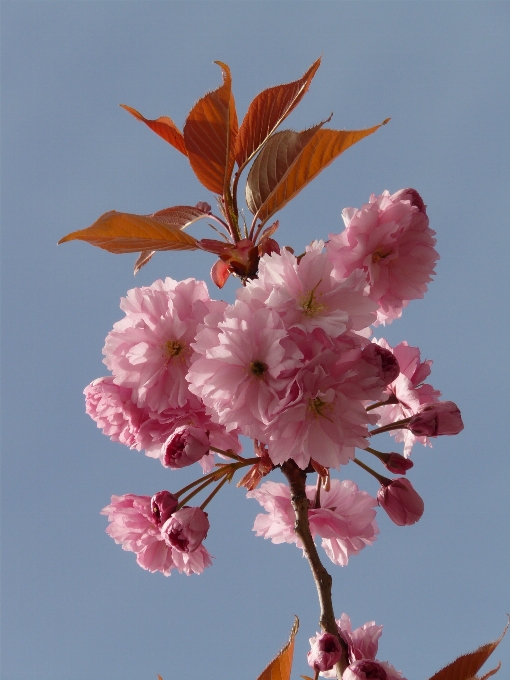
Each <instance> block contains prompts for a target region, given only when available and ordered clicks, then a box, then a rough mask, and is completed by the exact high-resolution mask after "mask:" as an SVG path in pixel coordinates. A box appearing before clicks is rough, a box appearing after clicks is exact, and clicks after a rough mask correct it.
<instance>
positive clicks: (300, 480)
mask: <svg viewBox="0 0 510 680" xmlns="http://www.w3.org/2000/svg"><path fill="white" fill-rule="evenodd" d="M281 469H282V472H283V474H284V475H285V477H286V478H287V480H288V482H289V485H290V498H291V501H292V507H293V508H294V512H295V513H296V522H295V524H294V531H295V532H296V535H297V536H299V538H300V539H301V542H302V544H303V549H304V552H305V557H306V559H307V560H308V564H309V565H310V569H311V570H312V574H313V578H314V581H315V585H316V587H317V594H318V596H319V604H320V608H321V615H320V619H319V624H320V627H321V628H322V630H324V631H326V633H331V635H334V636H335V637H336V638H338V640H339V642H340V645H341V647H342V658H341V659H340V661H339V662H338V663H337V664H336V666H335V670H336V676H337V678H338V680H341V678H342V674H343V672H344V670H345V669H346V668H347V666H348V665H349V659H348V653H349V649H348V647H347V644H346V643H345V641H344V640H342V638H341V637H340V635H339V633H338V627H337V625H336V621H335V613H334V611H333V601H332V598H331V587H332V583H333V579H332V578H331V576H330V575H329V574H328V572H327V571H326V569H325V568H324V565H323V564H322V562H321V561H320V558H319V554H318V552H317V548H316V546H315V542H314V540H313V538H312V534H311V532H310V524H309V522H308V507H309V505H310V501H309V500H308V498H307V497H306V473H305V472H304V471H303V470H301V469H300V468H299V467H298V466H297V465H296V463H294V461H293V460H288V461H287V462H285V463H283V465H282V466H281Z"/></svg>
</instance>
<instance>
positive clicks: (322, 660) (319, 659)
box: [307, 633, 342, 671]
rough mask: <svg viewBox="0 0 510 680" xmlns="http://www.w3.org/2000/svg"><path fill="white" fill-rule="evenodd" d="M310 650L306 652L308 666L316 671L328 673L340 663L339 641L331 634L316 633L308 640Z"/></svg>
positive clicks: (340, 650) (340, 648) (340, 649)
mask: <svg viewBox="0 0 510 680" xmlns="http://www.w3.org/2000/svg"><path fill="white" fill-rule="evenodd" d="M310 646H311V650H310V651H309V652H308V657H307V660H308V665H309V666H310V667H311V668H313V669H314V670H316V671H330V670H331V669H332V668H333V666H334V665H335V664H336V663H338V661H340V658H341V656H342V647H341V646H340V641H339V640H338V638H337V637H335V636H334V635H331V633H317V635H316V637H311V638H310Z"/></svg>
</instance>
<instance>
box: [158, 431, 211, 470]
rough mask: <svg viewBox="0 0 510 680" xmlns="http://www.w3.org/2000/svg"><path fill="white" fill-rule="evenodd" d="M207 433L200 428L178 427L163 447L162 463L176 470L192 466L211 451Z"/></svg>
mask: <svg viewBox="0 0 510 680" xmlns="http://www.w3.org/2000/svg"><path fill="white" fill-rule="evenodd" d="M209 446H210V443H209V437H208V435H207V432H205V431H204V430H203V429H201V428H198V427H191V426H190V425H182V426H181V427H177V428H176V429H175V430H174V431H173V433H172V434H171V435H170V437H168V439H167V440H166V442H165V444H164V445H163V449H162V452H161V453H162V455H161V462H162V463H163V465H164V466H165V467H169V468H172V469H173V470H176V469H178V468H183V467H186V466H187V465H192V464H193V463H196V462H197V460H200V459H201V458H202V457H203V456H205V454H206V453H207V452H208V451H209Z"/></svg>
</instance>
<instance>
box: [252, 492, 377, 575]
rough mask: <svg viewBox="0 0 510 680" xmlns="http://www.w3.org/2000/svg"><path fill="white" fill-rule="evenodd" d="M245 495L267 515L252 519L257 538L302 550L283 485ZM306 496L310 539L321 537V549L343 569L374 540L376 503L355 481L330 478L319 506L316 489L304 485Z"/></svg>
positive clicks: (292, 512) (287, 494)
mask: <svg viewBox="0 0 510 680" xmlns="http://www.w3.org/2000/svg"><path fill="white" fill-rule="evenodd" d="M246 495H247V497H248V498H255V500H257V501H258V502H259V503H260V504H261V505H262V507H263V508H264V510H266V512H267V514H265V513H261V514H260V515H257V517H256V518H255V524H254V526H253V531H255V533H256V535H257V536H263V537H264V538H269V539H271V541H272V542H273V543H295V544H296V545H297V546H298V548H302V547H303V546H302V544H301V542H300V540H299V538H298V537H297V535H296V533H295V532H294V522H295V515H294V510H293V508H292V504H291V500H290V489H289V487H288V486H287V485H286V484H282V483H278V482H265V483H264V484H262V485H261V486H260V487H259V488H258V489H255V490H253V491H249V492H248V493H247V494H246ZM306 495H307V497H308V499H309V501H310V509H309V511H308V519H309V522H310V531H311V533H312V536H313V537H315V536H320V537H321V538H322V547H323V548H324V550H325V552H326V554H327V556H328V557H329V559H330V560H331V561H332V562H333V563H334V564H338V565H340V566H342V567H343V566H345V565H346V564H347V562H348V560H349V557H350V556H351V555H357V554H358V553H359V552H360V550H362V549H363V548H364V547H365V546H367V545H371V544H372V543H373V542H374V541H375V540H376V537H377V534H378V533H379V529H378V527H377V524H376V521H375V515H376V513H375V510H374V507H375V506H376V505H377V502H376V500H375V499H374V498H372V496H370V495H369V494H368V493H366V492H365V491H360V490H359V489H358V487H357V486H356V484H355V483H354V482H352V481H350V480H343V481H340V480H338V479H332V480H331V485H330V489H329V491H325V490H322V491H321V493H320V507H315V498H316V489H315V487H313V486H307V487H306Z"/></svg>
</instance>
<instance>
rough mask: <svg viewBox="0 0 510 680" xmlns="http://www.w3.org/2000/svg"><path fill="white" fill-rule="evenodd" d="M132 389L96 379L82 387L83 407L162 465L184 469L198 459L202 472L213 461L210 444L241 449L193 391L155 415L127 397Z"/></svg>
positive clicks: (115, 435) (107, 430)
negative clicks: (183, 401)
mask: <svg viewBox="0 0 510 680" xmlns="http://www.w3.org/2000/svg"><path fill="white" fill-rule="evenodd" d="M132 392H133V390H131V389H129V388H126V387H121V386H119V385H116V384H115V383H114V382H113V378H112V377H111V376H107V377H104V378H98V379H97V380H94V381H93V382H92V383H91V384H90V385H88V386H87V387H86V388H85V390H84V394H85V404H86V411H87V413H88V414H89V415H90V417H91V418H92V419H93V420H94V421H95V422H96V423H97V426H98V427H100V428H102V430H103V432H104V434H106V435H108V436H110V438H111V439H112V440H113V441H119V442H120V443H122V444H125V445H126V446H129V447H130V448H131V449H137V450H138V451H141V450H142V449H145V453H146V455H147V456H150V457H151V458H159V459H160V461H161V463H162V464H163V465H164V466H165V467H170V468H173V469H176V468H181V467H185V466H187V465H191V464H192V463H194V462H196V461H198V462H199V463H200V465H201V466H202V468H203V470H204V472H210V470H211V469H212V467H213V465H214V454H213V453H211V452H210V447H211V446H212V447H214V448H216V449H221V450H223V451H226V450H227V449H231V450H233V451H234V453H240V452H241V450H242V446H241V443H240V442H239V437H238V432H237V431H232V432H227V431H226V429H225V427H224V426H223V425H220V424H218V423H215V422H213V421H212V419H211V416H210V415H208V414H207V413H206V412H205V408H204V405H203V404H202V402H201V401H200V400H199V399H197V398H196V397H195V396H194V395H193V394H190V395H189V397H190V399H189V401H187V402H186V404H185V405H184V406H182V407H179V408H167V409H165V410H164V411H162V412H161V413H154V412H153V411H151V409H149V408H140V407H139V406H136V404H134V403H133V402H132V400H131V395H132Z"/></svg>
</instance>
